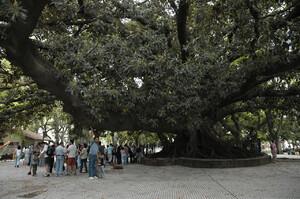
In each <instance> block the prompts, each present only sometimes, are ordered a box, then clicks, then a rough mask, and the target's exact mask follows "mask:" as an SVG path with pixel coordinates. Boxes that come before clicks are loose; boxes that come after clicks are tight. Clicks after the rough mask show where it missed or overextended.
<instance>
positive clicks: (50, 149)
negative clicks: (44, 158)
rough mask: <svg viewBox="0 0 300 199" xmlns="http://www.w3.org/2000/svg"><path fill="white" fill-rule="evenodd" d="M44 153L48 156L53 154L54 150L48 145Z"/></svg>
mask: <svg viewBox="0 0 300 199" xmlns="http://www.w3.org/2000/svg"><path fill="white" fill-rule="evenodd" d="M46 154H47V155H48V156H49V157H51V156H53V154H54V150H53V147H52V146H48V150H47V152H46Z"/></svg>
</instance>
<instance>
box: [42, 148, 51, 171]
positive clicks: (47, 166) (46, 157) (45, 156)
mask: <svg viewBox="0 0 300 199" xmlns="http://www.w3.org/2000/svg"><path fill="white" fill-rule="evenodd" d="M42 149H43V150H42V153H41V156H42V155H43V156H44V160H45V167H46V174H45V175H44V176H45V177H50V172H49V164H50V158H49V156H48V155H47V151H48V144H47V143H46V142H43V143H42Z"/></svg>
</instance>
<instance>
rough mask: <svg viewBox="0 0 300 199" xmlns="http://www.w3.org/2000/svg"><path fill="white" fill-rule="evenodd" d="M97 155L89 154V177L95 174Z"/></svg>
mask: <svg viewBox="0 0 300 199" xmlns="http://www.w3.org/2000/svg"><path fill="white" fill-rule="evenodd" d="M96 166H97V155H89V177H95V176H96Z"/></svg>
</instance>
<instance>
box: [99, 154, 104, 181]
mask: <svg viewBox="0 0 300 199" xmlns="http://www.w3.org/2000/svg"><path fill="white" fill-rule="evenodd" d="M104 177H105V172H104V154H102V155H101V158H100V178H104Z"/></svg>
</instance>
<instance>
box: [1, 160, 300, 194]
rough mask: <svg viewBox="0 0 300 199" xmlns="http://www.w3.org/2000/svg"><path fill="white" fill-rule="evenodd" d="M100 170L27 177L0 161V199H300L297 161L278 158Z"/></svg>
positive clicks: (39, 168)
mask: <svg viewBox="0 0 300 199" xmlns="http://www.w3.org/2000/svg"><path fill="white" fill-rule="evenodd" d="M110 168H111V167H110V166H107V167H106V168H105V170H106V177H105V178H104V179H95V180H89V179H88V177H87V174H79V175H77V176H73V175H72V176H63V177H54V176H52V177H50V178H46V177H42V173H44V170H45V168H41V167H38V176H37V177H32V176H28V175H27V172H28V167H27V168H26V167H25V166H21V167H20V168H14V167H13V162H5V163H3V162H2V163H0V198H3V199H4V198H5V199H6V198H8V199H9V198H18V199H20V198H47V199H52V198H53V199H60V198H87V199H88V198H95V199H96V198H97V199H201V198H205V199H206V198H216V199H219V198H233V199H236V198H239V199H242V198H245V199H248V198H278V199H286V198H300V172H299V171H300V161H299V160H289V159H280V160H279V161H278V163H277V164H268V165H264V166H258V167H248V168H246V167H244V168H230V169H200V168H188V167H181V166H164V167H152V166H144V165H137V164H129V165H126V166H125V168H124V170H111V169H110Z"/></svg>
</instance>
